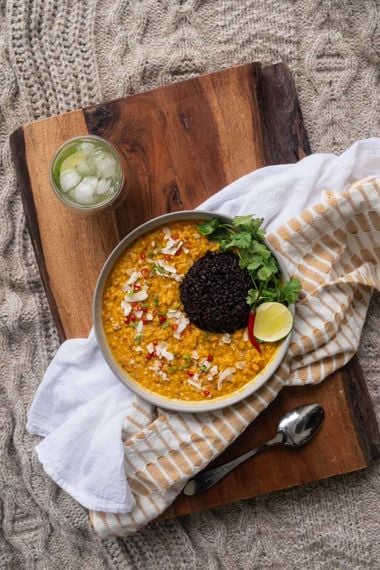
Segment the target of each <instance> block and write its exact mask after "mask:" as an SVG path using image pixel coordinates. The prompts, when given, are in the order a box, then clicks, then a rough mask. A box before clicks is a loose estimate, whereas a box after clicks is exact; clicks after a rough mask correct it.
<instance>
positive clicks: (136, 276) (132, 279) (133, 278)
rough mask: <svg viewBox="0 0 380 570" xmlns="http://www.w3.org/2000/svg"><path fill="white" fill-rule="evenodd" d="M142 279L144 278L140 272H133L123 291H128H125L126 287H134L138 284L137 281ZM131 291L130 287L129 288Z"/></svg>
mask: <svg viewBox="0 0 380 570" xmlns="http://www.w3.org/2000/svg"><path fill="white" fill-rule="evenodd" d="M140 277H142V275H141V273H140V271H132V273H131V276H130V278H129V279H128V281H127V282H126V284H125V285H124V287H123V291H126V290H127V289H125V287H127V285H132V284H133V283H136V281H137V280H138V279H140ZM128 289H129V287H128Z"/></svg>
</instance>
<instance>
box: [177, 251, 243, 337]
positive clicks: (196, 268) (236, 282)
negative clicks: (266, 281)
mask: <svg viewBox="0 0 380 570" xmlns="http://www.w3.org/2000/svg"><path fill="white" fill-rule="evenodd" d="M251 287H252V281H251V278H250V276H249V273H248V271H246V270H245V269H241V268H240V267H239V259H238V257H237V256H236V255H234V254H233V253H217V252H211V251H208V252H207V253H206V255H204V256H203V257H201V258H200V259H198V261H196V262H195V263H194V264H193V265H192V266H191V267H190V269H189V271H188V272H187V273H186V275H185V277H184V279H183V281H182V283H181V285H180V293H181V301H182V303H183V306H184V308H185V312H186V313H187V316H188V318H189V319H190V322H192V323H193V324H194V325H196V326H197V327H198V328H200V329H202V330H205V331H209V332H218V333H226V332H228V333H231V332H233V331H235V330H237V329H241V328H244V327H246V326H247V323H248V317H249V310H250V309H249V305H248V304H247V302H246V300H245V299H246V297H247V294H248V291H249V289H251Z"/></svg>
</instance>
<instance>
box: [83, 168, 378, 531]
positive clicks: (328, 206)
mask: <svg viewBox="0 0 380 570" xmlns="http://www.w3.org/2000/svg"><path fill="white" fill-rule="evenodd" d="M268 241H269V243H270V244H271V245H272V246H273V247H274V248H275V250H276V251H277V252H278V254H279V255H281V256H282V257H283V259H284V260H285V263H286V264H287V267H288V270H289V273H290V274H291V275H293V276H294V277H297V278H298V279H300V281H301V283H302V294H301V298H300V301H299V302H298V304H297V312H296V319H295V326H294V331H293V336H292V342H291V344H290V347H289V353H288V356H287V358H286V359H285V360H284V362H283V363H282V364H281V366H280V367H279V369H278V370H277V372H276V373H275V374H274V375H273V377H272V378H271V379H270V380H269V381H268V382H267V383H266V384H265V385H264V386H262V388H260V389H259V390H258V391H257V392H256V393H255V394H253V395H252V396H251V397H250V398H248V399H247V400H245V401H244V402H240V403H239V404H236V405H234V406H231V407H229V408H226V409H224V410H219V411H216V412H213V413H202V414H183V413H173V412H167V411H165V410H161V409H158V410H155V414H156V415H155V416H154V417H153V416H152V408H151V406H150V405H149V404H146V403H145V402H144V401H142V400H140V399H139V398H136V400H135V402H134V404H133V407H132V411H131V412H130V413H129V415H128V416H126V418H125V422H124V429H123V442H124V446H125V469H126V473H127V478H128V482H129V485H130V487H131V489H132V491H133V494H134V497H135V500H136V505H135V507H134V509H133V511H132V512H131V513H129V514H110V513H100V512H92V513H91V521H92V524H93V526H94V528H95V530H96V532H97V533H98V534H99V535H100V536H101V537H103V538H109V537H112V536H125V535H127V534H131V533H133V532H135V531H136V530H137V529H139V528H140V527H142V526H143V525H145V524H147V523H148V522H149V521H151V520H152V519H154V518H156V517H157V516H158V515H159V514H160V513H162V512H163V511H164V510H165V509H166V508H167V507H168V506H169V505H170V504H171V503H172V502H173V501H174V499H175V498H176V496H177V495H178V493H179V492H180V491H181V489H182V488H183V486H184V485H185V483H186V481H187V480H188V479H189V478H190V477H191V476H193V475H195V474H196V473H197V472H198V471H200V470H201V469H203V468H204V467H205V466H206V465H207V464H208V463H209V462H210V461H211V460H212V459H213V458H214V457H216V456H217V455H218V454H219V453H220V452H221V451H223V449H225V448H226V447H227V446H228V445H229V444H230V443H231V442H232V441H233V440H234V439H235V438H236V437H237V436H238V435H239V434H240V433H241V432H242V431H243V430H244V429H245V428H246V427H247V426H248V425H249V424H250V423H251V422H252V421H253V420H254V419H255V418H256V417H257V416H258V415H259V414H260V412H261V411H262V410H264V409H265V408H266V407H267V406H268V405H269V403H270V402H271V401H272V400H273V399H274V398H275V397H276V396H277V394H278V393H279V391H280V390H281V388H282V387H283V386H284V385H285V384H288V385H296V384H298V385H299V384H306V383H316V382H320V381H321V380H323V379H324V378H326V376H328V375H329V374H331V373H332V372H333V371H334V370H337V369H338V368H340V367H341V366H343V365H344V364H346V363H347V362H348V361H349V360H350V358H351V357H352V356H353V355H354V353H355V352H356V350H357V347H358V344H359V340H360V334H361V330H362V327H363V323H364V320H365V316H366V312H367V308H368V304H369V300H370V296H371V292H372V290H373V288H375V287H376V288H379V279H380V275H379V273H380V271H379V261H380V181H379V180H375V179H366V180H363V181H361V182H359V183H356V184H354V185H353V186H351V187H350V188H349V189H348V190H347V191H346V192H344V193H342V194H336V193H334V192H331V191H325V192H324V193H323V194H322V201H321V202H320V203H318V204H315V205H314V206H312V207H310V208H308V209H307V210H305V211H304V212H302V213H301V214H300V215H299V216H296V217H295V218H293V219H291V220H289V221H288V222H287V223H286V224H284V225H283V226H281V227H280V228H279V229H278V230H277V231H275V232H273V233H272V234H270V235H269V236H268Z"/></svg>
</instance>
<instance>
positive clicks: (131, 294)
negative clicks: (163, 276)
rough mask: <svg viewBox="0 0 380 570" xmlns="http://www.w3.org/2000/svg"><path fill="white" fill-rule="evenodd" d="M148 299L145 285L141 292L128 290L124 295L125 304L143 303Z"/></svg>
mask: <svg viewBox="0 0 380 570" xmlns="http://www.w3.org/2000/svg"><path fill="white" fill-rule="evenodd" d="M147 298H148V288H147V286H146V285H145V286H144V287H143V288H142V290H141V291H132V290H129V291H127V293H126V294H125V295H124V301H126V302H127V303H137V302H139V301H145V299H147Z"/></svg>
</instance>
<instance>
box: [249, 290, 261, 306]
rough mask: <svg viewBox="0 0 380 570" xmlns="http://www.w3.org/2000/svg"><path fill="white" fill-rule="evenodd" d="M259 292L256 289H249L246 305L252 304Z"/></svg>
mask: <svg viewBox="0 0 380 570" xmlns="http://www.w3.org/2000/svg"><path fill="white" fill-rule="evenodd" d="M259 294H260V293H259V290H258V289H250V290H249V291H248V295H247V297H246V301H247V303H248V305H254V304H255V303H256V301H257V300H258V298H259Z"/></svg>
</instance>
